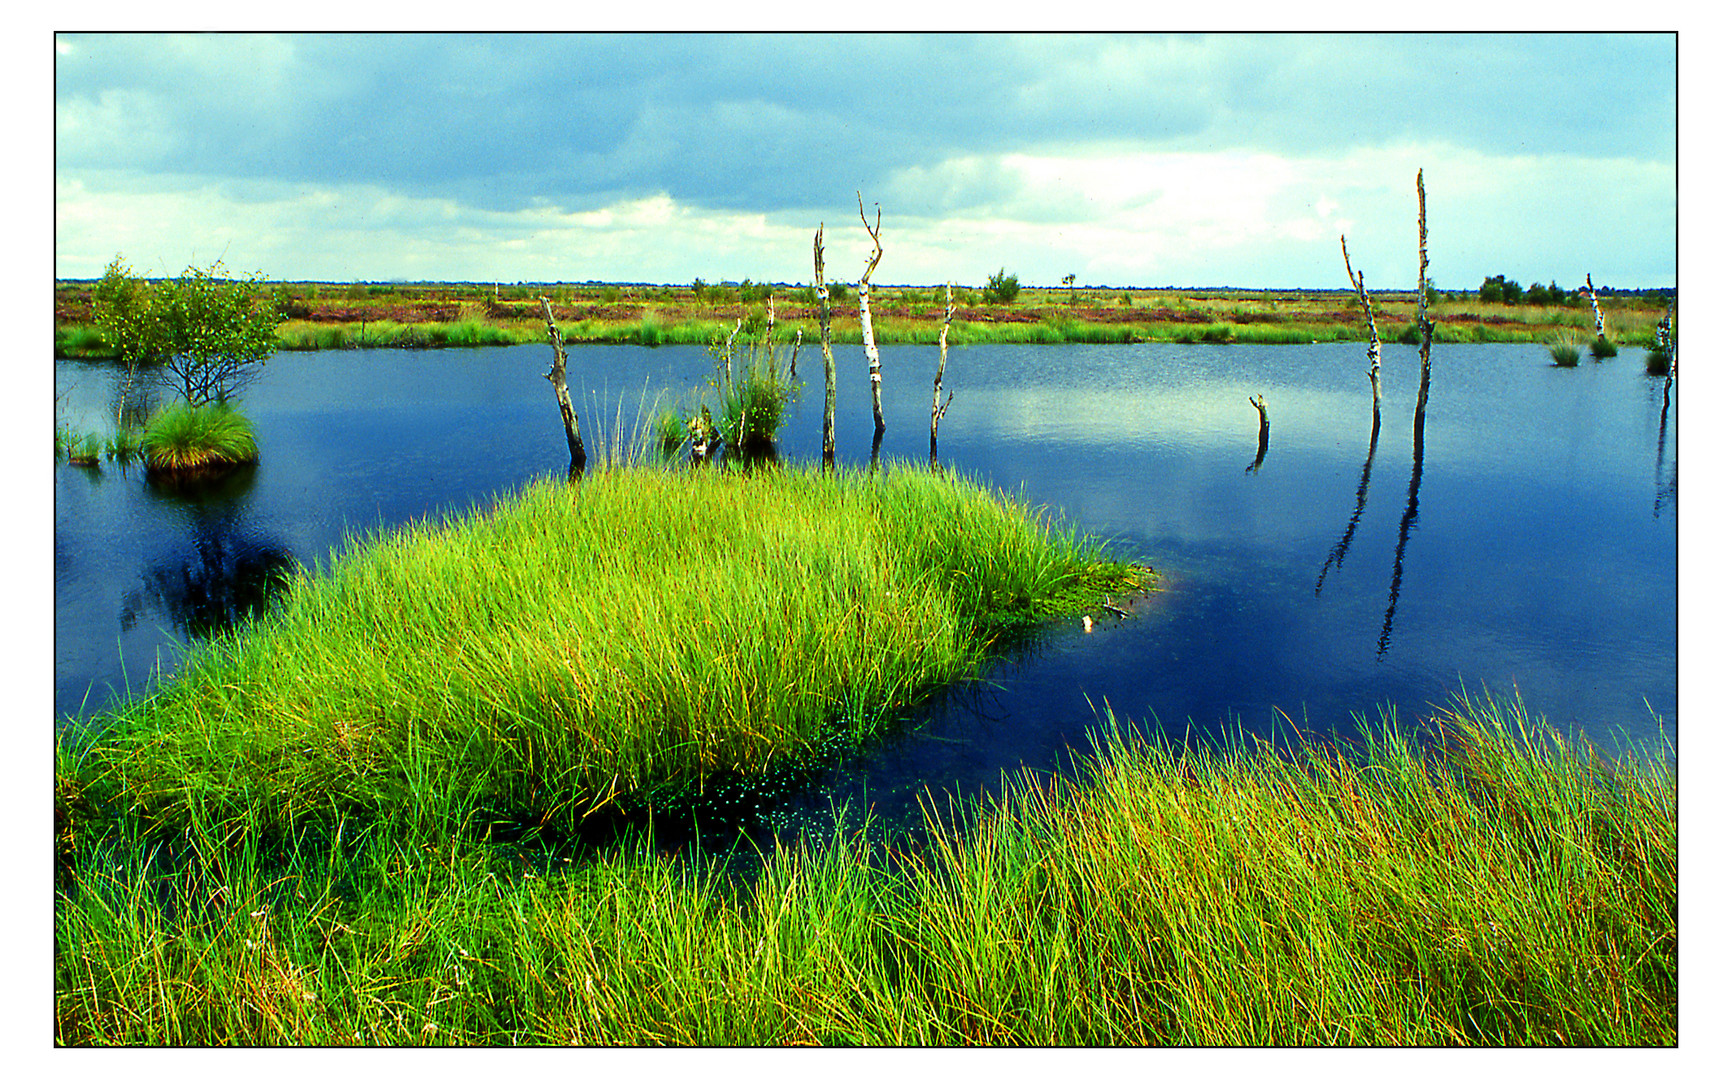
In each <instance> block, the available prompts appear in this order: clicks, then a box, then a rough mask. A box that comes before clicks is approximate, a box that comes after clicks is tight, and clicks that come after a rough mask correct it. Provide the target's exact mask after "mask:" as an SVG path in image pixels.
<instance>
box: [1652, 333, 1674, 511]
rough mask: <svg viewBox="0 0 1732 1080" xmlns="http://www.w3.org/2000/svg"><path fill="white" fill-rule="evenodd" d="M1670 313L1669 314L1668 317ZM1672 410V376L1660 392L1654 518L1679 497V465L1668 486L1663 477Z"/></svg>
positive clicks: (1668, 377)
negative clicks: (1669, 502) (1668, 418)
mask: <svg viewBox="0 0 1732 1080" xmlns="http://www.w3.org/2000/svg"><path fill="white" fill-rule="evenodd" d="M1669 314H1670V312H1668V315H1669ZM1671 409H1672V376H1671V375H1670V374H1668V375H1667V376H1666V385H1665V386H1664V387H1663V388H1662V389H1661V391H1660V446H1659V448H1658V449H1657V450H1655V451H1654V516H1655V517H1659V516H1660V507H1661V506H1663V505H1664V504H1665V502H1666V499H1667V497H1668V496H1669V497H1671V498H1672V499H1676V498H1677V497H1678V463H1677V461H1673V462H1672V481H1671V483H1670V484H1667V483H1665V482H1664V481H1663V479H1662V477H1663V476H1664V475H1665V469H1666V419H1667V417H1666V414H1667V413H1669V412H1670V411H1671Z"/></svg>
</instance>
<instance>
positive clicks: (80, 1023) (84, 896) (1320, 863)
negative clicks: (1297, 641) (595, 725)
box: [54, 699, 1678, 1046]
mask: <svg viewBox="0 0 1732 1080" xmlns="http://www.w3.org/2000/svg"><path fill="white" fill-rule="evenodd" d="M1365 735H1366V737H1365V739H1364V741H1363V745H1362V746H1361V748H1360V749H1358V750H1355V751H1341V750H1337V749H1333V748H1330V747H1328V746H1324V745H1317V744H1313V745H1310V746H1308V747H1304V748H1301V749H1299V750H1297V751H1296V752H1295V751H1294V750H1293V748H1291V747H1289V748H1288V750H1287V752H1285V753H1278V752H1275V751H1271V750H1269V749H1268V748H1266V747H1259V746H1255V745H1250V744H1244V743H1235V744H1231V745H1229V746H1228V747H1226V748H1225V749H1224V750H1223V751H1220V752H1215V753H1207V752H1199V751H1196V750H1191V751H1186V752H1184V753H1180V752H1178V751H1176V750H1175V749H1174V748H1172V747H1170V746H1167V745H1162V744H1150V743H1147V742H1144V741H1141V740H1140V739H1138V738H1137V737H1135V736H1133V735H1130V734H1127V733H1126V732H1125V731H1124V730H1123V729H1122V728H1120V727H1119V726H1117V725H1116V723H1109V725H1108V727H1107V729H1106V733H1105V734H1104V735H1103V736H1102V737H1101V739H1100V740H1099V745H1098V746H1097V748H1096V753H1095V754H1094V755H1093V756H1092V757H1090V758H1089V759H1087V760H1085V761H1083V762H1081V763H1080V765H1079V767H1078V768H1077V770H1076V772H1075V775H1074V778H1072V779H1053V778H1041V777H1037V776H1034V775H1032V774H1024V775H1022V776H1021V777H1020V778H1018V779H1016V780H1015V781H1014V782H1013V783H1012V784H1011V785H1010V787H1009V789H1008V792H1007V795H1006V796H1005V797H1004V798H1003V799H1002V800H1001V801H1000V802H999V803H998V804H997V805H996V806H994V807H991V808H986V809H983V810H980V811H979V812H978V813H976V812H974V811H972V810H969V811H965V812H960V813H951V812H941V811H938V810H934V811H933V812H932V813H931V815H930V835H929V837H928V839H927V840H926V841H925V842H924V843H923V844H922V845H921V846H918V847H916V848H914V849H912V850H908V849H897V850H894V851H891V850H886V849H885V848H883V847H881V846H879V844H878V843H877V842H875V841H873V840H871V839H869V836H870V833H869V831H868V830H865V829H858V828H854V827H852V826H849V825H846V824H839V825H838V826H837V828H836V829H835V831H834V833H833V834H831V835H829V836H822V837H818V838H812V839H808V840H806V841H802V842H800V843H797V844H794V845H792V846H778V847H776V848H775V849H774V850H773V851H771V852H769V853H768V854H767V856H766V858H765V859H764V862H763V865H762V869H761V871H760V872H758V873H757V874H756V875H754V876H752V877H750V878H749V879H741V878H738V877H730V876H728V875H727V874H725V873H724V872H723V871H722V870H721V869H720V868H719V866H718V864H714V863H705V862H701V861H698V862H694V861H692V860H690V859H684V858H680V857H674V856H666V855H658V854H656V853H655V852H654V850H653V845H652V844H651V843H649V842H648V838H644V837H640V838H639V839H638V841H637V842H635V843H632V844H629V845H622V846H620V847H617V848H614V849H612V850H609V851H607V852H604V853H602V854H600V855H599V856H596V857H594V858H587V857H584V856H578V857H577V858H575V859H572V858H570V857H567V856H561V855H558V854H552V855H538V854H537V853H536V852H533V851H530V852H523V851H513V850H506V849H501V848H497V847H489V846H487V845H484V844H480V843H476V842H473V841H468V840H463V839H460V838H456V837H447V838H446V839H444V840H439V841H431V840H427V839H424V838H421V839H417V838H405V837H404V836H403V835H402V834H400V833H396V832H393V831H392V830H390V829H388V828H387V827H386V826H385V824H384V823H376V824H374V825H372V826H367V827H361V826H358V825H355V824H354V823H353V822H350V823H349V824H348V830H347V831H343V826H342V825H341V823H339V825H337V826H334V827H328V828H326V829H325V830H324V831H312V830H309V831H305V832H299V833H296V834H295V835H294V836H293V837H292V839H291V841H290V842H289V843H288V844H287V845H286V846H287V847H288V849H289V850H288V853H287V854H286V855H284V856H280V857H277V858H274V859H273V858H271V857H269V856H268V855H267V854H266V853H265V852H264V851H263V850H262V848H261V846H260V845H259V844H258V842H257V840H256V838H255V837H253V836H251V835H250V834H246V833H233V834H228V833H225V832H224V831H223V830H220V829H217V828H214V827H211V826H208V825H202V824H201V825H195V826H193V827H190V828H188V829H187V830H186V832H185V833H184V839H183V840H182V841H181V846H180V850H179V851H178V852H176V853H175V855H174V857H173V858H170V857H168V856H167V855H165V854H163V853H162V849H161V848H157V849H154V850H155V851H156V855H155V857H154V859H152V858H151V857H150V856H149V854H148V852H150V851H151V850H153V849H150V848H147V847H146V846H145V845H144V844H143V843H141V842H140V838H139V837H138V836H137V835H136V833H137V830H136V829H134V828H130V827H128V828H123V829H121V830H120V832H121V833H122V834H124V835H122V836H120V837H118V838H117V837H114V836H107V837H92V838H80V839H79V840H77V842H75V843H73V844H72V845H71V850H70V851H68V852H66V853H65V854H64V855H63V859H62V862H61V870H60V872H59V874H58V877H57V897H56V915H55V944H56V949H55V1010H54V1012H55V1035H56V1039H57V1041H59V1042H62V1043H74V1044H109V1045H114V1044H122V1045H127V1044H130V1045H140V1044H177V1045H186V1044H216V1045H257V1044H272V1045H349V1044H365V1045H415V1044H488V1045H508V1044H550V1045H571V1044H576V1045H606V1044H625V1045H655V1044H676V1045H735V1044H745V1045H780V1044H790V1043H791V1044H830V1045H915V1044H960V1045H982V1044H1003V1045H1066V1046H1076V1045H1090V1046H1092V1045H1151V1044H1153V1045H1164V1044H1192V1045H1240V1044H1249V1045H1283V1046H1287V1045H1368V1044H1369V1045H1426V1046H1431V1045H1456V1044H1471V1045H1488V1044H1490V1045H1496V1044H1521V1045H1661V1046H1664V1045H1675V1044H1676V1041H1677V961H1678V936H1677V934H1678V923H1677V812H1676V802H1675V784H1676V776H1675V771H1674V770H1673V768H1672V767H1671V766H1670V765H1668V764H1666V763H1664V762H1654V761H1640V760H1625V761H1609V760H1606V759H1604V758H1602V757H1599V756H1596V755H1595V754H1594V753H1593V752H1592V751H1591V750H1589V749H1587V748H1586V747H1585V746H1582V745H1571V744H1566V743H1564V742H1563V741H1561V740H1558V739H1556V738H1554V737H1553V736H1552V735H1551V734H1550V733H1549V729H1544V728H1543V725H1542V724H1541V723H1540V722H1538V721H1536V720H1535V719H1534V718H1530V717H1528V716H1526V715H1525V713H1524V712H1523V710H1522V708H1521V706H1520V704H1519V702H1506V701H1497V700H1492V699H1486V700H1483V701H1463V702H1461V703H1459V704H1458V705H1456V706H1455V707H1453V708H1451V709H1448V710H1443V711H1441V712H1440V713H1438V715H1437V716H1436V719H1435V721H1434V722H1430V723H1427V724H1426V725H1423V726H1422V727H1420V728H1418V729H1417V730H1416V729H1415V728H1414V727H1413V726H1412V725H1411V724H1409V725H1407V726H1405V727H1404V728H1403V729H1400V730H1398V729H1397V728H1396V727H1395V726H1394V725H1393V724H1391V723H1388V722H1387V721H1386V722H1384V723H1380V724H1379V725H1377V726H1375V727H1371V726H1369V725H1368V726H1367V727H1366V729H1365ZM128 841H130V842H128ZM526 856H528V857H527V858H526Z"/></svg>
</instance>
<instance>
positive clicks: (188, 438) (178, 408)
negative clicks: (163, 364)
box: [139, 402, 259, 472]
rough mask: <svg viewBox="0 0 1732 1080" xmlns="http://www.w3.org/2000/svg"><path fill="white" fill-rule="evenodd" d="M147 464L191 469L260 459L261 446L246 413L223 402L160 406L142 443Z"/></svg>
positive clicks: (163, 468) (164, 468) (171, 469)
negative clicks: (254, 436) (239, 411)
mask: <svg viewBox="0 0 1732 1080" xmlns="http://www.w3.org/2000/svg"><path fill="white" fill-rule="evenodd" d="M139 448H140V449H142V451H143V453H144V460H145V465H146V467H148V468H150V469H152V470H160V471H165V472H190V471H197V470H202V469H210V468H217V467H223V466H228V465H235V464H241V463H244V462H250V461H257V460H258V457H259V448H258V443H257V441H256V440H255V439H254V438H253V426H252V422H251V421H249V420H248V419H247V418H246V417H245V416H243V415H241V414H240V413H238V412H236V411H235V410H234V409H233V408H231V407H230V406H228V405H226V404H222V403H220V402H213V403H211V404H208V405H200V406H196V407H195V406H190V405H186V404H184V403H179V402H177V403H176V404H173V405H169V406H166V407H164V408H162V409H159V410H158V411H157V412H156V413H155V414H154V415H152V416H151V418H150V420H149V421H148V422H147V423H146V424H145V426H144V434H143V437H142V439H141V440H140V443H139Z"/></svg>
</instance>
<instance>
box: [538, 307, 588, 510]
mask: <svg viewBox="0 0 1732 1080" xmlns="http://www.w3.org/2000/svg"><path fill="white" fill-rule="evenodd" d="M541 314H542V316H543V317H545V318H546V319H547V340H548V341H550V342H552V343H553V367H552V368H551V369H549V371H548V372H547V381H548V382H550V383H552V384H553V396H554V399H555V400H556V401H558V402H559V419H560V421H561V422H562V423H563V424H564V425H565V444H566V447H567V448H568V449H569V450H570V451H571V472H572V475H573V476H576V475H577V474H579V473H581V472H583V466H584V463H585V461H587V460H588V459H587V456H586V455H585V454H584V452H583V436H582V435H581V434H579V432H578V430H577V413H576V412H574V411H573V410H572V407H571V391H570V390H569V389H567V388H566V385H565V343H564V342H563V341H561V340H560V337H559V326H558V324H557V323H555V322H554V321H553V305H552V304H550V303H548V302H547V297H545V296H544V297H542V298H541Z"/></svg>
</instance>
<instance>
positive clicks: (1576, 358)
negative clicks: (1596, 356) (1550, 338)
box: [1546, 339, 1582, 368]
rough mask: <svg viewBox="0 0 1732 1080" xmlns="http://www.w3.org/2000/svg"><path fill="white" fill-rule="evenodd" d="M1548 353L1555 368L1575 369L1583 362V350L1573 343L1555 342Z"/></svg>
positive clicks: (1549, 347)
mask: <svg viewBox="0 0 1732 1080" xmlns="http://www.w3.org/2000/svg"><path fill="white" fill-rule="evenodd" d="M1546 351H1547V352H1549V353H1551V357H1552V366H1553V367H1562V368H1573V367H1575V366H1576V365H1578V364H1580V363H1581V362H1582V348H1581V346H1580V345H1577V344H1576V343H1575V342H1573V341H1564V340H1561V339H1560V340H1558V341H1554V342H1552V343H1551V344H1550V345H1548V346H1547V347H1546Z"/></svg>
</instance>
